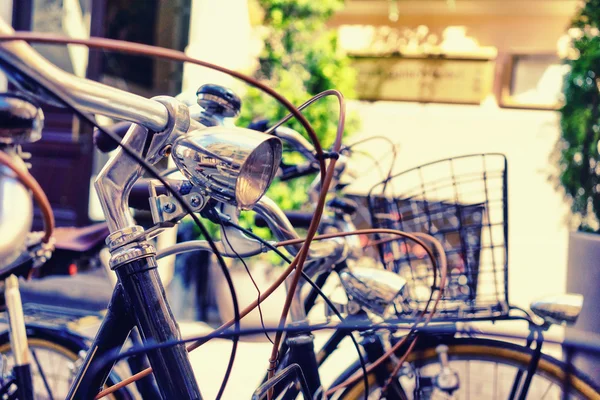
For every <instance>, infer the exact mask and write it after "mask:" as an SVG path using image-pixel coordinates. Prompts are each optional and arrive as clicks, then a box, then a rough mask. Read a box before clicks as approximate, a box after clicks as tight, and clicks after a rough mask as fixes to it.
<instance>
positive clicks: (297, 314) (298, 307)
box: [285, 270, 328, 323]
mask: <svg viewBox="0 0 600 400" xmlns="http://www.w3.org/2000/svg"><path fill="white" fill-rule="evenodd" d="M296 273H297V270H295V271H294V272H293V273H291V274H290V276H288V277H287V279H286V280H285V288H286V290H287V291H288V292H289V291H290V285H291V284H292V281H293V280H294V276H295V275H296ZM300 290H301V285H298V286H297V287H296V291H295V292H294V297H293V299H292V304H291V305H290V318H291V319H292V321H293V322H295V323H298V322H301V321H305V320H306V310H305V309H304V302H303V301H302V297H301V291H300ZM327 308H328V307H327Z"/></svg>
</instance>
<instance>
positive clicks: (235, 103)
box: [196, 84, 242, 120]
mask: <svg viewBox="0 0 600 400" xmlns="http://www.w3.org/2000/svg"><path fill="white" fill-rule="evenodd" d="M196 101H197V102H198V105H199V106H200V107H202V108H203V109H204V111H205V112H206V113H207V114H208V115H212V116H214V117H216V118H218V119H221V120H222V119H223V118H233V117H237V116H238V115H239V113H240V109H241V107H242V100H241V99H240V98H239V97H238V95H236V94H235V93H234V92H233V91H232V90H231V89H228V88H226V87H224V86H220V85H211V84H207V85H202V86H200V88H199V89H198V91H197V92H196Z"/></svg>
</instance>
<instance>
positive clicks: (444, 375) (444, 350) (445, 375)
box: [434, 344, 460, 398]
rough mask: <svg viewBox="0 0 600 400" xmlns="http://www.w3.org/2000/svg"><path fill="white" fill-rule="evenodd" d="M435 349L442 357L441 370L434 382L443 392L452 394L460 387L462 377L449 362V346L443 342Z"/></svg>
mask: <svg viewBox="0 0 600 400" xmlns="http://www.w3.org/2000/svg"><path fill="white" fill-rule="evenodd" d="M435 351H436V353H437V354H438V357H439V358H440V372H439V374H437V375H436V376H435V378H434V384H435V386H436V387H437V388H438V389H439V390H441V391H442V392H444V393H448V394H452V393H453V392H454V391H456V390H458V388H459V387H460V378H459V377H458V374H457V373H456V372H455V371H453V370H452V368H451V367H450V363H449V362H448V346H446V345H445V344H441V345H439V346H437V347H436V348H435ZM444 398H445V397H444Z"/></svg>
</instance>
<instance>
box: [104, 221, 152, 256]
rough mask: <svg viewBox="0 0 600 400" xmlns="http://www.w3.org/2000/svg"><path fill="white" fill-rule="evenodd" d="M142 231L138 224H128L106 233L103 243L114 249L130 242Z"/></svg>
mask: <svg viewBox="0 0 600 400" xmlns="http://www.w3.org/2000/svg"><path fill="white" fill-rule="evenodd" d="M143 232H144V228H143V227H141V226H139V225H134V226H129V227H126V228H123V229H119V230H118V231H116V232H113V233H111V234H110V235H108V237H107V238H106V240H105V243H106V245H107V246H108V248H109V249H111V250H114V249H116V248H118V247H121V246H124V245H126V244H127V243H129V242H131V241H132V240H133V239H135V238H136V237H138V236H139V235H140V234H141V233H143Z"/></svg>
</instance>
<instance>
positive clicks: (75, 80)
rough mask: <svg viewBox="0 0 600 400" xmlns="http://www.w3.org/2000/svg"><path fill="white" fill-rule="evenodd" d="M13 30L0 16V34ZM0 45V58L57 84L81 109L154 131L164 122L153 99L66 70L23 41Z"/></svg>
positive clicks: (163, 114) (166, 117) (162, 112)
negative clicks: (0, 49) (80, 76)
mask: <svg viewBox="0 0 600 400" xmlns="http://www.w3.org/2000/svg"><path fill="white" fill-rule="evenodd" d="M13 33H14V30H13V29H12V27H11V26H10V25H8V24H7V23H6V22H5V21H4V20H2V19H0V35H11V34H13ZM0 46H1V47H2V51H0V60H4V61H5V62H9V63H10V64H12V65H15V66H17V68H20V69H22V70H23V71H28V72H31V73H32V74H34V75H35V78H36V79H39V80H40V81H41V82H42V83H44V84H47V85H48V86H50V87H55V88H59V89H60V91H61V93H62V94H63V95H65V96H68V97H69V99H70V100H71V101H72V102H74V103H75V104H77V105H78V106H79V108H80V109H81V110H82V111H85V112H89V113H93V114H102V115H106V116H108V117H112V118H117V119H124V120H127V121H131V122H134V123H137V124H141V125H143V126H145V127H147V128H149V129H151V130H153V131H157V132H160V131H162V130H164V129H165V127H166V126H167V123H168V121H169V115H168V113H167V110H166V109H165V107H164V106H163V105H162V104H160V103H158V102H156V101H154V100H149V99H146V98H144V97H142V96H138V95H135V94H132V93H128V92H125V91H123V90H119V89H116V88H112V87H110V86H106V85H103V84H101V83H97V82H94V81H90V80H87V79H83V78H79V77H76V76H74V75H72V74H69V73H67V72H65V71H63V70H62V69H60V68H58V67H57V66H55V65H54V64H52V63H51V62H49V61H48V60H47V59H45V58H44V57H42V56H41V55H40V54H39V53H38V52H37V51H35V50H34V49H33V48H32V47H31V46H30V45H28V44H27V43H25V42H23V41H14V42H3V43H2V44H0ZM33 67H34V68H33Z"/></svg>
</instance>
